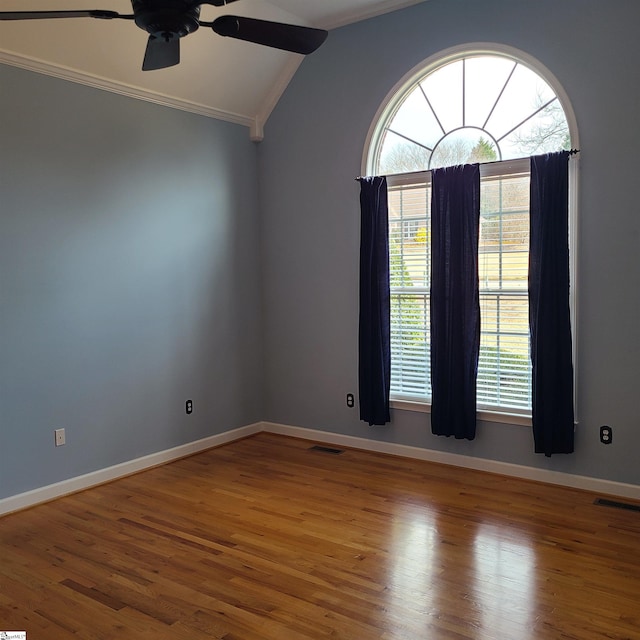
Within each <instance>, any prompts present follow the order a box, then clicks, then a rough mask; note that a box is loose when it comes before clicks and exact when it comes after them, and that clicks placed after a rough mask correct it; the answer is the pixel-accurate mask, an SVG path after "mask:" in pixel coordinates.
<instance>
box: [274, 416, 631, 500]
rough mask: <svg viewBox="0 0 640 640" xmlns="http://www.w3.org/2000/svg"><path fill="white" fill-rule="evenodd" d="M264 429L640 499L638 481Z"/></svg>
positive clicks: (276, 426)
mask: <svg viewBox="0 0 640 640" xmlns="http://www.w3.org/2000/svg"><path fill="white" fill-rule="evenodd" d="M262 430H263V431H267V432H269V433H278V434H281V435H286V436H292V437H295V438H303V439H304V440H313V441H314V442H322V443H324V444H329V445H340V446H343V447H351V448H354V449H363V450H365V451H374V452H376V453H387V454H390V455H395V456H401V457H404V458H414V459H416V460H426V461H428V462H438V463H441V464H448V465H452V466H455V467H464V468H466V469H475V470H478V471H487V472H489V473H498V474H500V475H503V476H511V477H513V478H522V479H525V480H535V481H536V482H545V483H547V484H556V485H561V486H563V487H571V488H574V489H582V490H584V491H591V492H594V493H599V494H605V495H610V496H619V497H624V498H631V499H634V500H640V486H638V485H634V484H625V483H623V482H613V481H611V480H602V479H599V478H590V477H588V476H578V475H574V474H571V473H562V472H560V471H550V470H547V469H538V468H535V467H526V466H524V465H518V464H511V463H509V462H499V461H497V460H487V459H485V458H473V457H471V456H463V455H459V454H457V453H448V452H445V451H434V450H432V449H421V448H419V447H411V446H408V445H403V444H394V443H392V442H380V441H378V440H369V439H368V438H357V437H355V436H345V435H342V434H339V433H331V432H329V431H319V430H316V429H306V428H304V427H294V426H291V425H286V424H276V423H273V422H263V423H262Z"/></svg>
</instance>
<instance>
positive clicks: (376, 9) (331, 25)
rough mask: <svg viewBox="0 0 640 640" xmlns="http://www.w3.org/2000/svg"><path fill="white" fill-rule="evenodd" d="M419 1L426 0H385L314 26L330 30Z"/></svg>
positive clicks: (424, 0)
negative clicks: (369, 7) (368, 8)
mask: <svg viewBox="0 0 640 640" xmlns="http://www.w3.org/2000/svg"><path fill="white" fill-rule="evenodd" d="M421 2H427V0H404V2H402V1H398V0H385V1H384V2H380V3H379V4H376V5H374V6H373V7H371V9H370V10H368V11H363V10H362V8H359V9H356V10H354V11H347V12H345V13H342V14H340V15H339V16H337V17H336V18H335V19H332V20H329V21H327V22H323V23H321V24H318V25H314V26H319V27H320V28H321V29H327V30H328V31H330V30H331V29H337V28H338V27H344V26H346V25H348V24H353V23H354V22H361V21H362V20H368V19H369V18H375V17H376V16H381V15H383V14H385V13H391V12H392V11H398V10H400V9H406V8H407V7H411V6H413V5H414V4H420V3H421Z"/></svg>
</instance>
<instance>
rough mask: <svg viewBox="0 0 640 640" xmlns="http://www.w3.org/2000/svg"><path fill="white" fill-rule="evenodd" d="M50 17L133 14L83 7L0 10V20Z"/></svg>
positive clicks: (118, 16)
mask: <svg viewBox="0 0 640 640" xmlns="http://www.w3.org/2000/svg"><path fill="white" fill-rule="evenodd" d="M50 18H98V19H101V20H113V19H114V18H123V19H125V20H132V19H133V15H121V14H119V13H118V12H117V11H104V10H102V9H85V10H78V11H0V20H48V19H50Z"/></svg>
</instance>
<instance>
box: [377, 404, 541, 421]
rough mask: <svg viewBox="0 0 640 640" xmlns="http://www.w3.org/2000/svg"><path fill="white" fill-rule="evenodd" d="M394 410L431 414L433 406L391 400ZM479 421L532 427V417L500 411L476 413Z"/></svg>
mask: <svg viewBox="0 0 640 640" xmlns="http://www.w3.org/2000/svg"><path fill="white" fill-rule="evenodd" d="M389 405H390V407H391V408H392V409H399V410H400V411H415V412H417V413H431V405H430V404H427V403H426V402H418V401H416V400H391V402H390V403H389ZM476 415H477V417H478V420H482V421H483V422H500V423H502V424H514V425H518V426H522V427H530V426H531V416H527V415H521V414H518V413H502V412H498V411H483V410H480V411H478V412H477V413H476Z"/></svg>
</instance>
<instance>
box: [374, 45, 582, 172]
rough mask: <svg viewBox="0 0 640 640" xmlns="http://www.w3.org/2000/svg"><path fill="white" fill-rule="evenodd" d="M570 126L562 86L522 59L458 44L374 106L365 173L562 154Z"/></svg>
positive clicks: (568, 144) (501, 49)
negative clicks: (458, 47)
mask: <svg viewBox="0 0 640 640" xmlns="http://www.w3.org/2000/svg"><path fill="white" fill-rule="evenodd" d="M573 132H575V125H574V120H573V115H572V112H571V111H570V107H568V102H567V101H566V98H565V97H564V95H563V94H562V89H561V88H560V87H559V85H558V83H557V81H555V79H554V78H553V77H552V76H551V74H550V73H549V72H548V71H547V70H545V69H543V67H542V65H540V64H539V63H536V62H535V61H533V60H532V59H530V58H529V57H528V56H526V55H525V54H522V53H521V52H517V51H515V50H513V49H510V48H506V47H499V46H495V47H488V46H486V45H484V46H482V47H480V46H476V47H472V46H469V47H465V49H464V50H450V51H449V52H445V53H443V54H440V55H439V56H437V57H435V58H434V59H432V61H431V62H429V61H427V62H426V63H424V64H423V65H421V68H418V70H417V71H416V70H414V71H413V72H411V73H410V74H409V78H408V79H405V80H403V81H401V82H400V83H399V85H398V86H397V87H396V88H395V89H394V90H393V92H392V93H391V94H390V96H389V97H388V99H387V101H386V103H385V104H384V105H383V106H382V108H381V110H380V112H379V114H378V116H377V117H376V121H375V122H374V125H373V128H372V133H371V136H370V144H369V148H368V156H367V161H366V165H367V166H366V168H365V170H366V172H367V173H370V174H377V175H390V174H398V173H407V172H413V171H422V170H428V169H434V168H436V167H443V166H450V165H454V164H464V163H469V162H489V161H495V160H511V159H514V158H522V157H527V156H531V155H536V154H540V153H547V152H551V151H560V150H562V149H570V148H571V145H572V143H573V144H574V145H575V144H577V141H576V140H575V139H574V137H575V136H573V135H572V133H573Z"/></svg>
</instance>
